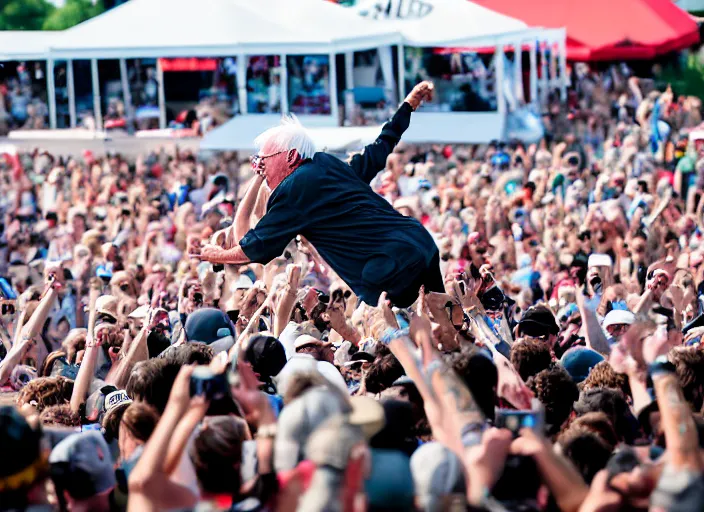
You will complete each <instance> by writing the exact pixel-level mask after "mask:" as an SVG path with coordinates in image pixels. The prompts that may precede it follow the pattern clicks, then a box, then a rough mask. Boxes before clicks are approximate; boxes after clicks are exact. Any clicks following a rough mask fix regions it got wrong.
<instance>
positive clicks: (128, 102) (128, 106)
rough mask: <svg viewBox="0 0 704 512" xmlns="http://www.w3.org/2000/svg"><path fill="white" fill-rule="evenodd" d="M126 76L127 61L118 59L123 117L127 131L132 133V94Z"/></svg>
mask: <svg viewBox="0 0 704 512" xmlns="http://www.w3.org/2000/svg"><path fill="white" fill-rule="evenodd" d="M128 78H129V77H128V76H127V61H126V60H125V59H120V81H121V82H122V99H123V100H124V101H125V115H126V116H127V128H128V129H127V131H129V132H132V128H133V124H132V123H133V122H134V116H133V115H132V93H131V92H130V84H129V80H128Z"/></svg>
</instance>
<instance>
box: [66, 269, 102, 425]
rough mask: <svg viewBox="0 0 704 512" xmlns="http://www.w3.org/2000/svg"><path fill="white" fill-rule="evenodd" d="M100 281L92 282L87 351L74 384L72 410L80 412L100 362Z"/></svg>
mask: <svg viewBox="0 0 704 512" xmlns="http://www.w3.org/2000/svg"><path fill="white" fill-rule="evenodd" d="M96 279H98V278H96ZM99 286H100V283H99V282H97V281H94V282H93V283H91V288H90V295H89V308H90V312H89V313H88V335H87V337H86V351H85V354H84V355H83V360H82V361H81V367H80V368H79V369H78V375H76V382H75V383H74V385H73V393H72V394H71V401H70V404H71V410H72V411H74V412H78V411H79V410H80V408H81V404H83V402H84V401H85V399H86V396H87V395H88V390H89V389H90V383H91V382H92V381H93V377H94V375H95V366H96V364H97V362H98V354H99V350H101V349H100V341H99V340H98V339H96V338H94V332H93V331H94V329H95V319H96V312H95V303H96V302H97V300H98V297H100V288H99Z"/></svg>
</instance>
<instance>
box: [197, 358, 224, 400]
mask: <svg viewBox="0 0 704 512" xmlns="http://www.w3.org/2000/svg"><path fill="white" fill-rule="evenodd" d="M228 389H229V383H228V382H227V377H226V376H225V375H224V374H222V373H213V371H212V370H211V369H210V368H208V367H207V366H198V367H196V368H195V369H194V370H193V373H192V374H191V383H190V392H191V396H205V398H206V399H208V400H219V399H221V398H224V397H225V396H226V395H227V393H228Z"/></svg>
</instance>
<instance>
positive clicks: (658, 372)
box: [648, 355, 676, 378]
mask: <svg viewBox="0 0 704 512" xmlns="http://www.w3.org/2000/svg"><path fill="white" fill-rule="evenodd" d="M648 370H649V371H650V376H651V377H652V378H655V377H663V376H665V375H669V374H674V373H676V370H675V365H674V364H672V363H671V362H670V361H669V360H668V358H667V356H664V355H663V356H658V357H657V358H656V359H655V361H653V363H652V364H651V365H650V368H649V369H648Z"/></svg>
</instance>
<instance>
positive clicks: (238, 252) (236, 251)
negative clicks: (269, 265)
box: [204, 245, 249, 265]
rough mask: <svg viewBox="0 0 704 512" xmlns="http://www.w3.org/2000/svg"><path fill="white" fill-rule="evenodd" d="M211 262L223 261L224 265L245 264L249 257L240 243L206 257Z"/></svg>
mask: <svg viewBox="0 0 704 512" xmlns="http://www.w3.org/2000/svg"><path fill="white" fill-rule="evenodd" d="M204 259H205V260H207V261H209V262H211V263H222V264H223V265H225V264H226V265H244V264H245V263H249V258H248V257H247V255H246V254H245V253H244V251H243V250H242V248H241V247H240V246H239V245H236V246H234V247H233V248H232V249H224V250H222V251H218V252H217V253H216V254H213V255H208V256H207V257H205V258H204Z"/></svg>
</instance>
